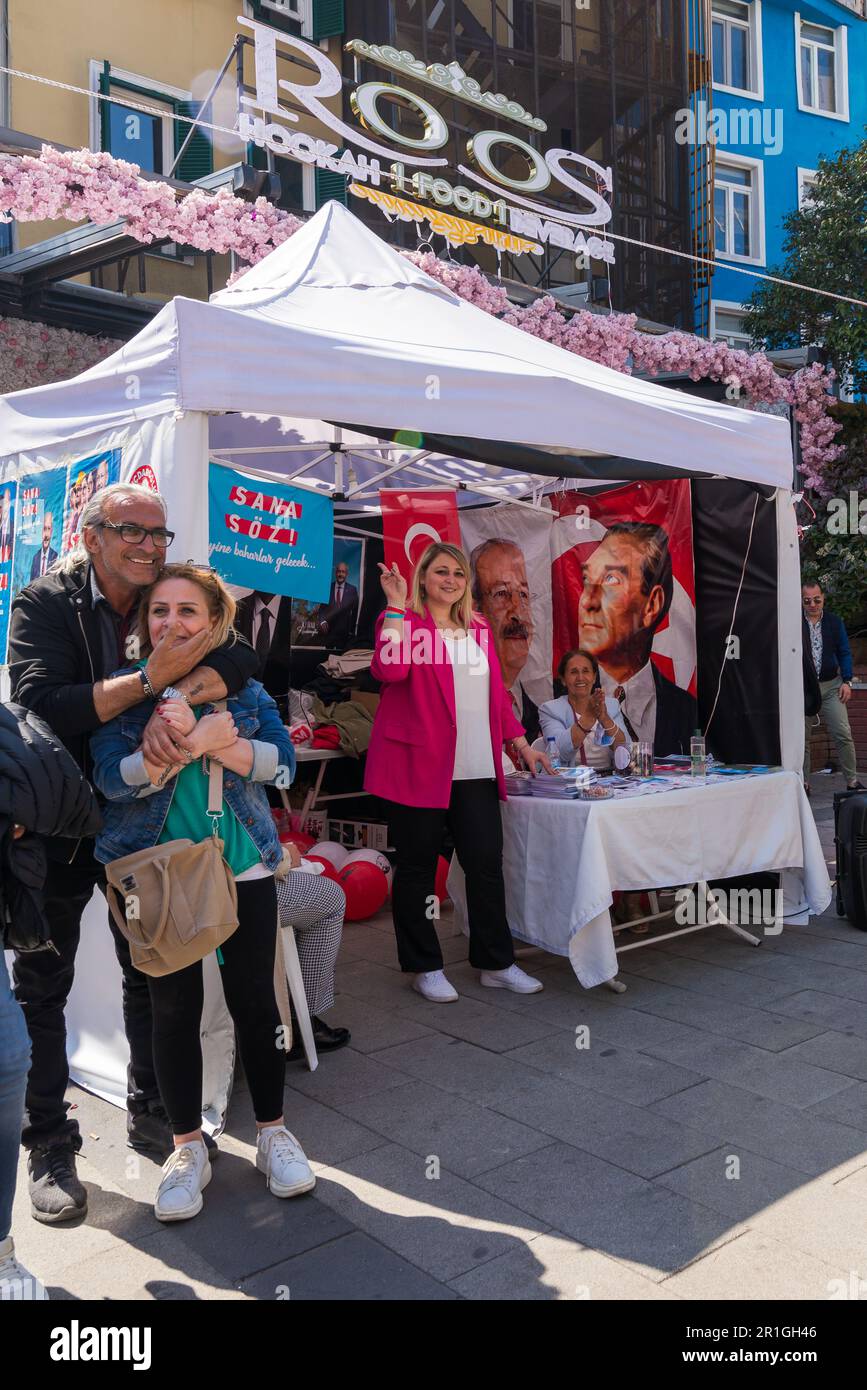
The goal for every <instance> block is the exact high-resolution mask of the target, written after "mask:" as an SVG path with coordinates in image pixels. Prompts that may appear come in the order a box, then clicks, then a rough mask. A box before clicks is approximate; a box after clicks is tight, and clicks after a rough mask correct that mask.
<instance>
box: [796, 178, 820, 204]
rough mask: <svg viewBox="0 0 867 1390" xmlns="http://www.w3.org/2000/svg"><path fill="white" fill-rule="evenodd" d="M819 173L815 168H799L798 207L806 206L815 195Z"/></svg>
mask: <svg viewBox="0 0 867 1390" xmlns="http://www.w3.org/2000/svg"><path fill="white" fill-rule="evenodd" d="M818 177H819V176H818V174H817V173H816V170H815V169H799V170H798V207H799V208H802V207H805V206H806V204H807V203H809V202H810V199H811V198H812V196H813V189H814V187H815V185H816V180H817V178H818Z"/></svg>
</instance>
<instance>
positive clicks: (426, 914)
mask: <svg viewBox="0 0 867 1390" xmlns="http://www.w3.org/2000/svg"><path fill="white" fill-rule="evenodd" d="M389 813H390V814H389V830H390V834H391V836H392V844H393V845H394V847H395V850H396V859H395V867H394V884H393V886H392V893H391V903H392V913H393V916H394V930H395V934H396V936H397V955H398V960H399V961H400V968H401V970H406V971H412V972H413V973H416V974H420V973H422V972H423V971H427V970H442V968H443V958H442V952H441V951H440V946H439V941H438V940H437V934H436V930H435V928H434V924H433V918H432V915H431V905H432V904H433V902H434V883H435V879H436V867H437V857H438V855H439V852H440V845H441V844H442V838H443V831H444V829H445V828H446V826H448V828H449V830H450V831H451V834H452V838H453V840H454V843H455V851H456V853H457V856H458V859H459V860H460V864H461V867H462V869H463V871H464V874H465V876H466V880H467V916H468V918H469V927H470V964H471V965H475V966H476V967H477V968H478V969H480V970H506V969H507V968H508V967H509V966H510V965H511V964H512V963H513V961H514V959H515V952H514V950H513V947H512V937H511V933H510V931H509V924H508V922H507V920H506V889H505V885H504V883H503V827H502V823H501V821H500V802H499V799H498V797H497V784H496V782H494V781H493V780H489V779H487V778H484V779H480V780H477V781H476V780H474V781H468V782H453V783H452V795H451V800H450V802H449V805H448V807H447V808H446V809H445V810H440V809H438V808H428V807H419V806H401V805H398V803H397V802H392V803H391V805H390V807H389Z"/></svg>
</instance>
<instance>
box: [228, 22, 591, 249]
mask: <svg viewBox="0 0 867 1390" xmlns="http://www.w3.org/2000/svg"><path fill="white" fill-rule="evenodd" d="M238 23H239V24H241V25H243V26H244V27H245V28H247V29H250V30H252V31H253V38H254V52H255V66H256V94H255V96H249V95H247V94H244V95H242V97H241V108H242V109H241V110H240V112H239V116H238V126H237V129H238V133H239V135H240V137H241V139H243V140H246V141H250V142H252V143H253V144H256V145H259V146H260V147H262V148H265V149H270V150H272V151H273V152H274V153H275V154H278V155H283V156H286V157H288V158H290V159H297V160H300V161H301V162H302V163H305V164H315V165H316V166H317V167H318V168H320V169H328V170H330V171H331V172H332V173H336V174H343V175H348V176H349V177H350V178H351V179H352V180H353V182H354V183H355V184H357V185H361V184H370V185H372V186H373V187H374V188H378V187H380V185H381V184H383V183H387V184H389V185H390V187H391V189H392V192H393V193H394V194H397V195H403V194H406V193H412V194H414V195H415V196H416V197H419V198H423V199H427V200H428V201H429V202H432V203H435V204H437V205H438V206H440V207H449V208H451V209H453V213H468V214H469V215H471V216H474V217H478V218H482V219H488V218H490V219H492V220H494V221H496V222H498V223H499V224H500V225H501V226H504V225H508V226H509V228H510V231H511V233H512V234H513V237H514V238H515V241H516V242H517V241H518V240H520V241H522V242H524V241H525V239H526V238H529V240H530V241H532V242H533V243H535V244H539V243H543V244H544V243H548V244H550V245H552V246H557V247H561V248H564V249H570V250H574V251H576V252H579V253H580V254H582V255H585V256H586V255H587V254H589V255H591V256H594V257H598V258H599V259H603V260H605V261H608V262H609V263H613V261H614V248H613V245H612V244H611V243H610V242H608V241H605V240H604V233H603V235H602V236H599V235H591V236H590V237H589V238H585V236H584V232H583V230H582V229H599V230H601V229H602V228H604V227H606V226H607V225H608V223H609V222H610V221H611V207H610V204H609V203H608V202H607V201H606V199H605V197H604V196H603V192H607V193H610V192H611V190H612V187H613V183H612V177H611V169H610V168H604V167H603V166H602V165H600V164H597V163H596V162H595V161H594V160H592V159H588V158H587V156H586V155H582V154H579V153H577V151H575V150H565V149H549V150H545V151H540V150H537V149H534V147H533V146H532V145H530V144H528V142H527V141H526V140H524V139H522V138H521V137H520V136H519V135H515V134H512V133H511V132H506V131H500V130H482V131H478V132H477V133H475V134H474V135H473V136H472V137H471V138H470V139H469V140H467V143H466V149H467V158H468V160H469V161H470V163H468V164H458V165H457V172H458V174H460V175H461V177H462V179H463V180H465V181H466V182H462V183H452V182H450V181H449V180H448V179H446V178H444V177H443V176H442V173H441V171H443V170H444V169H446V168H447V167H448V160H447V159H445V158H444V157H443V156H442V155H438V154H437V153H436V151H438V150H441V149H442V148H443V146H444V145H446V144H447V143H448V141H449V139H450V131H449V127H448V124H447V122H446V120H445V119H444V117H443V116H442V114H441V113H440V112H439V111H438V110H437V109H436V107H434V106H433V105H432V104H431V102H430V101H428V100H427V98H426V97H424V96H422V95H420V94H419V93H418V92H414V91H411V90H410V89H409V88H408V87H404V86H399V85H396V84H394V83H390V82H362V83H360V84H359V85H358V86H357V87H356V88H355V89H354V90H353V91H352V93H351V94H350V106H351V108H352V111H353V114H354V115H355V116H356V117H357V119H358V121H359V123H360V126H361V128H358V127H355V126H350V125H347V124H346V122H345V121H343V120H342V119H341V118H340V117H339V116H337V115H335V114H334V112H332V111H331V110H329V108H328V107H327V106H326V105H325V104H324V102H325V100H326V99H327V98H330V97H336V96H338V95H340V94H341V93H342V90H343V79H342V76H341V73H340V71H339V69H338V68H337V67H336V66H335V65H334V63H332V62H331V60H330V59H329V58H328V57H327V56H326V54H325V53H323V52H322V50H321V49H319V48H317V47H315V46H314V45H312V44H309V43H306V42H305V41H304V40H303V39H300V38H297V37H296V36H295V35H293V34H285V33H282V32H280V33H279V34H278V32H277V31H276V30H274V29H272V28H270V27H269V26H268V25H266V24H260V23H258V22H257V21H256V20H251V19H246V18H245V17H244V16H241V15H239V16H238ZM278 40H279V43H280V45H281V48H283V49H288V50H291V51H294V52H295V53H298V54H300V55H302V56H303V57H304V59H305V60H307V62H308V63H309V64H311V65H312V67H313V68H314V69H315V71H316V73H317V77H316V79H315V80H314V81H313V82H309V81H308V82H295V81H290V80H288V79H287V78H284V77H278V66H277V65H278V56H280V55H278V50H277V44H278ZM346 47H347V49H348V50H349V51H350V52H352V53H356V54H358V55H359V56H360V57H363V58H365V59H367V60H369V61H371V62H376V63H379V64H380V65H381V66H383V67H385V68H387V69H389V70H391V71H393V72H396V73H400V74H406V75H407V76H409V77H411V78H412V79H413V80H414V81H416V82H417V83H418V84H419V85H423V86H428V87H434V88H436V89H437V90H439V91H440V92H444V91H448V92H449V93H450V94H451V95H452V96H453V97H454V98H455V99H456V100H458V101H461V102H464V103H466V104H468V105H471V106H476V107H478V108H480V109H481V110H483V111H485V112H489V113H490V114H492V115H497V116H499V117H500V118H501V119H503V120H508V121H513V122H515V123H516V124H518V125H522V126H524V127H525V128H529V129H531V130H536V131H545V130H546V128H547V127H546V126H545V122H544V121H543V120H541V119H540V118H539V117H538V116H533V115H531V114H530V112H528V111H526V110H525V109H524V107H522V106H521V105H520V104H519V103H518V102H515V101H511V100H510V99H509V98H508V97H507V96H505V95H503V94H502V93H491V92H482V91H481V89H480V87H479V84H478V83H477V82H476V81H475V80H474V79H473V78H470V77H468V76H467V74H466V73H465V72H464V71H463V69H462V68H461V67H460V65H459V64H458V63H456V62H455V63H449V64H442V63H432V64H430V65H428V66H425V65H424V64H423V63H422V62H420V60H418V59H416V58H414V57H413V55H412V54H411V53H408V52H406V51H401V50H398V49H395V48H391V47H389V46H388V45H383V46H381V47H379V46H377V45H373V44H367V43H365V42H364V41H363V40H362V39H352V40H351V41H350V42H349V43H348V44H347V45H346ZM282 56H283V57H284V58H285V57H288V56H289V55H288V54H285V53H284V54H283V55H282ZM284 93H285V94H287V95H288V97H290V98H291V99H292V100H293V101H294V102H295V103H297V104H298V105H299V106H300V107H301V108H302V109H303V110H305V111H306V112H307V113H308V114H309V115H310V116H312V117H313V118H314V119H315V120H317V121H319V122H321V124H322V125H324V126H326V127H327V128H328V129H329V130H331V131H333V132H334V134H335V135H336V136H337V137H338V139H339V140H340V142H341V143H340V145H338V144H331V143H330V142H329V141H327V140H321V139H317V138H316V137H314V136H312V135H307V134H305V133H304V132H303V131H299V130H292V128H291V127H292V125H293V124H295V125H297V123H298V120H299V116H298V112H297V111H293V110H291V109H290V108H289V107H288V106H286V105H284V104H282V103H281V101H280V97H281V95H282V94H284ZM284 100H285V98H284ZM395 102H397V103H399V104H400V105H401V106H402V107H404V108H406V107H409V108H410V109H411V110H412V112H413V113H414V114H415V115H416V116H417V117H418V119H419V121H420V123H421V127H422V130H421V134H415V135H408V134H405V133H404V132H402V131H397V130H394V129H393V128H392V126H391V125H390V124H389V123H388V121H387V119H386V117H385V115H384V112H385V111H387V108H388V105H389V104H390V103H395ZM275 117H276V118H277V119H274V118H275ZM374 137H379V138H374ZM382 141H388V142H389V143H388V144H384V143H381V142H382ZM347 144H349V145H352V146H354V147H355V150H350V149H346V148H344V149H343V152H342V153H341V152H340V151H341V145H342V146H345V145H347ZM395 147H396V148H395ZM355 151H357V153H356V152H355ZM495 152H497V153H499V154H501V155H502V154H504V153H506V154H516V155H518V156H520V157H521V158H522V160H523V162H524V164H525V165H526V172H525V173H524V175H523V177H521V178H516V177H513V176H511V175H508V174H506V173H504V172H503V171H502V170H501V169H499V168H498V166H497V164H496V163H495V159H494V154H495ZM407 165H412V166H415V168H414V171H413V172H411V173H409V174H407V170H406V166H407ZM573 165H577V166H579V167H580V168H581V169H582V170H584V171H586V173H587V174H588V175H589V176H590V177H591V178H592V179H593V184H594V186H593V187H591V186H590V185H589V184H587V183H583V182H580V181H579V180H578V179H576V178H575V177H574V176H573V173H572V172H571V168H570V167H567V166H573ZM434 170H436V173H434V172H433V171H434ZM416 171H423V172H416ZM552 182H555V183H559V184H560V185H561V186H562V187H563V188H565V189H568V190H569V192H570V193H572V194H576V195H577V197H578V198H579V199H581V200H582V202H583V204H589V210H586V208H585V210H581V204H580V203H579V205H578V209H579V210H577V211H575V212H565V211H562V210H561V209H559V208H557V209H554V208H551V207H548V206H546V205H545V204H544V203H540V202H537V201H535V196H534V197H530V196H529V195H538V194H543V193H544V192H545V191H546V190H547V189H548V188H550V187H551V185H552ZM468 184H469V185H470V186H467V185H468ZM506 199H508V201H506ZM402 201H404V202H405V201H406V200H405V199H403V200H402ZM516 204H517V206H515V205H516ZM483 240H488V238H483ZM492 244H493V243H492ZM525 244H526V243H525Z"/></svg>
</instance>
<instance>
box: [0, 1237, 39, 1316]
mask: <svg viewBox="0 0 867 1390" xmlns="http://www.w3.org/2000/svg"><path fill="white" fill-rule="evenodd" d="M47 1298H48V1294H47V1293H46V1292H45V1287H44V1285H43V1284H41V1283H40V1281H39V1280H38V1279H37V1278H36V1276H35V1275H33V1274H31V1273H30V1271H29V1269H25V1268H24V1266H23V1265H22V1264H19V1262H18V1261H17V1260H16V1258H15V1245H14V1243H13V1241H12V1237H11V1236H7V1237H6V1239H5V1240H0V1303H5V1302H6V1301H7V1300H8V1301H9V1302H16V1303H17V1302H19V1301H24V1300H28V1299H40V1300H41V1299H47Z"/></svg>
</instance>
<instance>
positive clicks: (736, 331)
mask: <svg viewBox="0 0 867 1390" xmlns="http://www.w3.org/2000/svg"><path fill="white" fill-rule="evenodd" d="M710 336H711V338H712V339H713V341H714V342H715V343H727V344H728V346H729V347H730V348H739V349H740V350H741V351H742V352H749V350H750V335H749V333H747V331H746V329H745V328H744V312H743V309H742V307H741V305H740V304H729V303H727V302H725V301H724V300H720V299H715V300H713V301H712V303H711V306H710Z"/></svg>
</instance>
